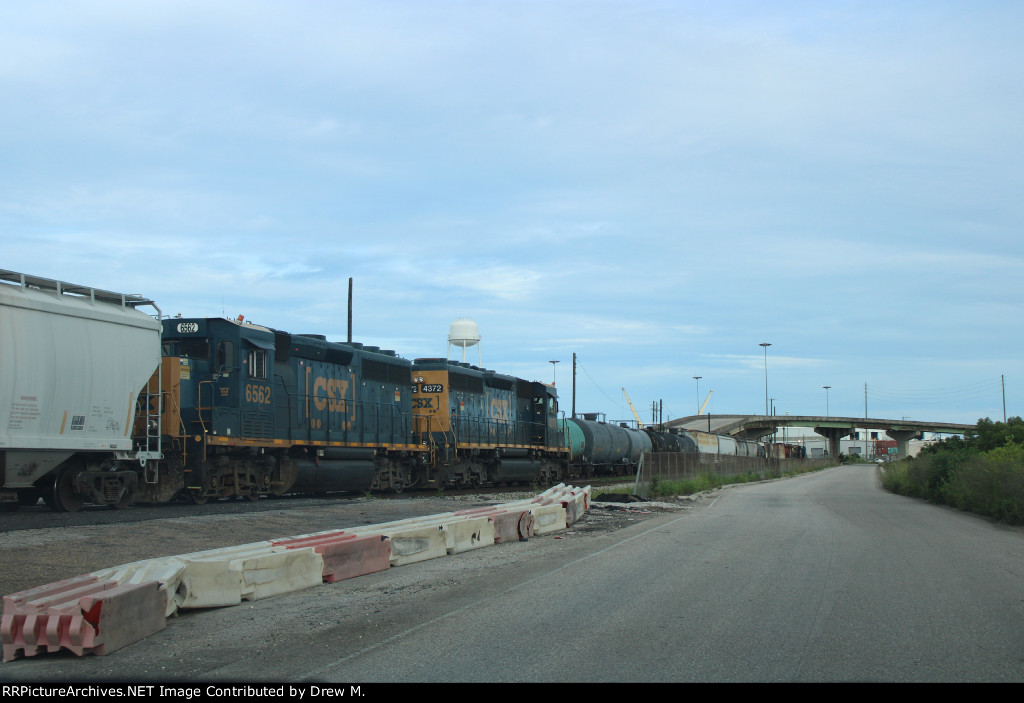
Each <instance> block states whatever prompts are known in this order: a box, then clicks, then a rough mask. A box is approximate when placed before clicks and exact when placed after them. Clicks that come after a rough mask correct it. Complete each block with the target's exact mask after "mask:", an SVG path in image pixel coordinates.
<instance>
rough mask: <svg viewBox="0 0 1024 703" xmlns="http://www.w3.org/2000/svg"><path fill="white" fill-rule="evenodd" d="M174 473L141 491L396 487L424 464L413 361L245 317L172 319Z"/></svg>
mask: <svg viewBox="0 0 1024 703" xmlns="http://www.w3.org/2000/svg"><path fill="white" fill-rule="evenodd" d="M162 341H163V359H162V364H161V375H162V387H163V393H162V396H163V403H162V420H163V421H162V428H163V429H162V433H163V435H164V437H165V443H164V455H165V456H164V459H163V465H162V467H161V468H162V470H161V471H160V472H159V474H160V475H161V476H162V477H163V478H162V480H160V481H159V482H157V483H155V484H153V483H151V484H150V485H151V486H155V488H154V490H152V491H149V492H147V491H146V489H145V488H143V490H142V492H141V493H140V495H139V496H138V497H137V498H136V499H137V500H146V499H147V498H148V499H154V500H161V499H162V498H164V497H166V496H167V495H168V494H172V493H174V492H175V491H176V490H183V491H184V492H185V494H186V495H188V496H189V497H190V498H192V500H195V501H197V502H205V501H206V500H208V499H209V498H215V497H229V496H242V497H247V498H253V499H255V498H258V497H259V496H261V495H268V494H272V495H280V494H283V493H286V492H293V491H296V490H299V491H330V490H369V489H380V490H388V489H390V490H395V491H400V490H402V489H403V488H405V487H407V486H410V485H414V484H415V483H416V482H417V481H418V480H419V479H420V478H421V475H422V474H423V473H424V467H425V458H426V456H427V454H428V448H427V447H426V446H424V445H422V444H419V443H413V414H412V390H411V385H412V374H411V363H410V362H409V361H408V360H405V359H402V358H400V357H399V356H398V355H397V354H395V352H393V351H387V350H381V349H379V348H377V347H364V346H362V345H360V344H339V343H334V342H328V341H327V340H326V339H325V338H324V337H322V336H318V335H299V334H289V333H287V332H281V331H278V330H273V329H270V328H267V327H261V326H259V325H253V324H251V323H246V322H244V321H243V320H241V319H238V320H227V319H219V318H196V319H182V318H178V319H167V320H164V321H163V336H162Z"/></svg>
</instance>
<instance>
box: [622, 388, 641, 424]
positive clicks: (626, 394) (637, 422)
mask: <svg viewBox="0 0 1024 703" xmlns="http://www.w3.org/2000/svg"><path fill="white" fill-rule="evenodd" d="M622 395H624V396H626V402H627V403H629V409H630V410H632V411H633V417H634V418H635V419H636V426H637V427H638V428H640V429H641V430H642V429H643V428H644V423H642V422H640V415H638V414H637V412H636V408H634V407H633V401H632V400H630V399H629V393H627V392H626V389H625V388H623V389H622Z"/></svg>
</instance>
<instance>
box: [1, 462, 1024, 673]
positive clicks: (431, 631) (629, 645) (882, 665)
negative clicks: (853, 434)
mask: <svg viewBox="0 0 1024 703" xmlns="http://www.w3.org/2000/svg"><path fill="white" fill-rule="evenodd" d="M875 472H876V468H875V467H874V466H868V465H859V466H848V467H840V468H835V469H829V470H826V471H822V472H819V473H816V474H809V475H805V476H802V477H798V478H794V479H787V480H779V481H771V482H766V483H761V484H751V485H744V486H736V487H732V488H728V489H725V490H722V491H718V492H715V493H713V494H711V495H708V496H705V497H704V498H703V499H702V500H701V501H697V502H694V503H689V502H688V503H685V507H681V508H679V509H672V510H666V511H664V512H658V513H651V514H642V515H641V514H637V515H635V516H634V517H624V516H623V514H621V513H620V514H618V515H617V517H616V518H615V519H611V518H610V517H609V515H610V513H604V512H602V511H597V510H595V511H592V513H591V514H590V515H588V516H587V518H585V519H584V521H583V522H581V523H579V524H578V526H577V528H574V529H573V530H571V531H569V532H568V533H565V534H563V535H559V536H557V538H556V537H550V536H549V537H547V538H543V539H534V540H530V541H529V542H521V543H514V544H504V545H495V546H494V547H490V548H487V549H481V550H476V551H473V552H468V553H465V554H461V555H454V556H449V557H445V558H442V559H436V560H433V561H430V562H423V563H420V564H413V565H409V566H405V567H400V568H396V569H391V570H389V571H385V572H381V573H378V574H371V575H368V576H363V577H360V578H357V579H352V580H350V581H346V582H342V583H339V584H334V585H331V586H324V587H321V588H314V589H309V590H307V591H303V592H300V593H296V594H291V595H288V596H282V597H279V598H274V599H268V600H264V601H258V602H254V603H246V604H242V605H240V606H237V607H233V608H223V609H218V610H212V611H205V612H195V613H190V614H186V615H183V616H181V617H178V618H175V619H173V620H172V621H171V622H170V623H169V626H168V628H167V629H166V630H164V631H162V632H160V633H157V634H155V635H153V636H151V637H149V638H147V639H146V640H143V641H142V642H139V643H136V644H134V645H131V646H130V647H127V648H125V649H123V650H120V651H118V652H115V653H114V654H112V655H109V656H107V657H83V658H77V657H73V656H58V657H54V656H53V655H49V656H43V657H39V658H35V659H23V660H18V661H15V662H10V663H7V664H3V665H2V666H0V679H6V680H44V679H45V680H64V681H82V680H90V681H91V680H103V679H108V680H109V679H118V680H122V681H123V680H132V681H146V682H151V681H156V680H175V681H180V682H200V681H202V682H211V681H236V682H238V681H266V682H303V681H305V682H310V681H313V682H339V683H347V684H355V683H370V682H392V681H396V682H409V681H412V682H452V681H484V682H564V681H585V682H633V681H635V682H664V681H670V682H675V681H758V682H762V681H787V682H789V681H797V682H799V681H907V682H910V681H1022V680H1024V578H1022V576H1024V530H1021V529H1019V528H1008V527H1005V526H1000V525H997V524H993V523H991V522H989V521H986V520H984V519H980V518H977V517H973V516H970V515H967V514H963V513H959V512H956V511H953V510H950V509H946V508H941V507H937V506H933V505H929V504H927V503H922V502H919V501H915V500H911V499H907V498H902V497H899V496H893V495H890V494H888V493H886V492H884V491H883V490H882V489H881V488H880V487H879V486H878V483H877V478H876V475H875Z"/></svg>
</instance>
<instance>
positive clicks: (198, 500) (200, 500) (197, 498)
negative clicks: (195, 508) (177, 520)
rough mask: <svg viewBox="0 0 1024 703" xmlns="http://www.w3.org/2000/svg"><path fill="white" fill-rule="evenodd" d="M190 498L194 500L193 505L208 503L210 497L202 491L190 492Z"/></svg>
mask: <svg viewBox="0 0 1024 703" xmlns="http://www.w3.org/2000/svg"><path fill="white" fill-rule="evenodd" d="M188 499H189V500H190V501H192V504H193V505H206V501H208V500H209V499H210V497H209V496H205V495H203V494H202V493H189V494H188Z"/></svg>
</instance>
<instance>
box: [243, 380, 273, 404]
mask: <svg viewBox="0 0 1024 703" xmlns="http://www.w3.org/2000/svg"><path fill="white" fill-rule="evenodd" d="M245 400H246V402H249V403H259V404H260V405H269V404H270V386H260V385H257V384H253V383H247V384H246V386H245Z"/></svg>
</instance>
